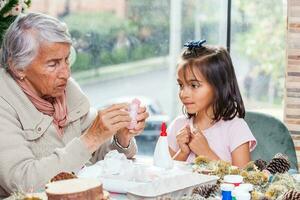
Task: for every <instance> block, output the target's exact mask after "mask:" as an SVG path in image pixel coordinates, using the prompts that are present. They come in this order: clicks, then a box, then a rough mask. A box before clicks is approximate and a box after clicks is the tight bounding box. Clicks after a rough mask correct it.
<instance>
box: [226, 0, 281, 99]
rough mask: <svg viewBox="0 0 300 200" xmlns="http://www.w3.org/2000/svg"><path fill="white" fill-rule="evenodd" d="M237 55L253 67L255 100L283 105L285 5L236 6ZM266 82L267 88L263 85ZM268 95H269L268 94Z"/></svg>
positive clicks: (249, 3)
mask: <svg viewBox="0 0 300 200" xmlns="http://www.w3.org/2000/svg"><path fill="white" fill-rule="evenodd" d="M234 6H235V11H236V12H235V13H233V17H234V18H233V19H239V21H237V20H233V26H234V27H237V30H235V31H233V32H234V33H236V34H234V35H233V36H232V38H233V41H232V42H233V43H234V44H236V45H235V46H234V47H235V49H234V50H235V51H236V52H239V55H240V56H244V57H245V58H246V59H247V60H248V61H249V63H250V66H249V67H250V70H249V72H248V73H249V74H250V76H252V79H253V81H252V82H253V84H255V86H254V89H256V98H257V99H260V100H266V99H267V98H266V96H267V97H268V101H269V102H270V98H272V96H273V98H274V99H273V100H272V101H273V102H275V103H276V102H279V103H282V99H283V88H284V74H285V73H284V66H285V60H286V59H285V43H286V40H285V34H286V15H285V13H284V10H285V9H286V8H285V7H284V5H283V1H271V0H267V1H259V0H252V1H243V0H237V1H235V2H234ZM263 82H265V84H263ZM268 91H269V92H268Z"/></svg>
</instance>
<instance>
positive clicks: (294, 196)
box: [282, 190, 300, 200]
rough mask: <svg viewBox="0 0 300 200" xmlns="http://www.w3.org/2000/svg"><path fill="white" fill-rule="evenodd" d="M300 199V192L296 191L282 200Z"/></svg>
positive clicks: (291, 191) (285, 195)
mask: <svg viewBox="0 0 300 200" xmlns="http://www.w3.org/2000/svg"><path fill="white" fill-rule="evenodd" d="M299 199H300V192H297V191H296V190H290V191H288V192H286V193H285V194H284V196H283V198H282V200H299Z"/></svg>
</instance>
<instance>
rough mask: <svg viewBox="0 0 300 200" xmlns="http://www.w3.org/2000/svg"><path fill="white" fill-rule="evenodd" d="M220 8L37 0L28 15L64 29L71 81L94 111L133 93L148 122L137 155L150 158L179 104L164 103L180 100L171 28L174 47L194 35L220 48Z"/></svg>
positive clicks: (214, 0) (216, 4)
mask: <svg viewBox="0 0 300 200" xmlns="http://www.w3.org/2000/svg"><path fill="white" fill-rule="evenodd" d="M174 2H175V3H176V2H179V5H178V10H173V11H175V14H176V18H177V19H179V20H174V19H172V20H173V21H170V20H171V18H170V16H171V7H172V6H171V3H174ZM226 5H227V1H219V0H187V1H182V2H181V3H180V1H160V0H152V1H149V0H76V1H70V0H60V1H57V0H51V1H49V0H39V1H35V2H33V4H32V7H31V10H32V11H39V12H43V13H47V14H50V15H52V16H55V17H59V18H60V19H61V20H62V21H64V22H65V23H66V24H67V25H68V27H69V30H70V33H71V35H72V37H73V40H74V47H75V50H76V55H77V56H76V61H75V63H74V64H73V65H72V76H73V78H75V79H76V80H77V81H78V82H79V84H80V86H81V87H82V90H83V91H84V92H85V94H86V95H87V96H88V97H89V99H90V102H91V104H92V105H93V106H95V107H96V108H103V107H105V106H107V105H109V104H112V103H117V102H123V101H130V100H131V99H133V97H135V96H137V97H138V98H139V99H141V100H142V102H143V103H144V105H146V106H147V108H148V111H149V113H150V117H149V119H148V120H147V125H146V128H145V131H144V133H142V134H141V136H139V137H137V139H138V145H139V153H140V154H144V155H152V154H153V151H154V145H155V143H156V139H157V137H158V135H159V132H160V125H161V123H162V122H163V121H167V122H170V121H171V119H173V118H174V117H175V116H176V115H179V114H181V109H177V107H180V105H179V104H178V106H177V107H175V108H174V106H173V105H172V103H170V102H171V101H172V100H173V99H178V97H177V96H178V95H177V92H173V93H172V91H177V84H176V82H175V80H176V77H174V75H172V73H171V71H172V70H173V71H174V68H175V66H170V63H169V52H170V49H169V48H170V37H171V36H170V25H171V23H175V24H176V26H178V27H181V29H179V30H180V31H179V32H176V33H173V34H177V36H178V35H179V37H178V38H179V40H178V41H175V42H179V46H180V48H181V47H182V45H183V43H185V42H186V41H188V40H191V39H195V38H196V39H200V38H205V39H206V40H207V42H208V43H209V44H220V45H225V39H226V34H225V33H226V12H227V11H226V8H227V6H226ZM180 18H181V19H180ZM177 56H178V55H175V57H177ZM176 59H177V58H176ZM175 62H176V61H175ZM171 63H172V62H171ZM177 110H178V111H177ZM173 111H176V112H173ZM171 113H173V115H174V116H171V115H172V114H171Z"/></svg>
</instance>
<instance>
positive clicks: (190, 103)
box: [177, 65, 214, 114]
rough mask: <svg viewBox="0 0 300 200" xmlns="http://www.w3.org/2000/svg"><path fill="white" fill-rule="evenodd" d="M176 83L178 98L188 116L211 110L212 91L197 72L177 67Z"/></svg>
mask: <svg viewBox="0 0 300 200" xmlns="http://www.w3.org/2000/svg"><path fill="white" fill-rule="evenodd" d="M192 70H193V71H192ZM177 82H178V85H179V98H180V100H181V102H182V103H183V105H184V106H185V108H186V110H187V112H188V113H189V114H207V111H209V110H212V109H211V108H212V103H213V98H214V90H213V88H212V86H211V85H210V84H209V83H208V82H207V81H206V80H205V78H204V77H203V76H202V74H201V72H200V71H199V70H196V69H194V68H189V67H188V68H184V67H183V66H180V65H179V67H178V70H177Z"/></svg>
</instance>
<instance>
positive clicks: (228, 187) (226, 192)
mask: <svg viewBox="0 0 300 200" xmlns="http://www.w3.org/2000/svg"><path fill="white" fill-rule="evenodd" d="M233 189H234V185H233V184H228V183H223V184H221V193H222V200H232V196H231V192H232V191H233Z"/></svg>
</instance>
